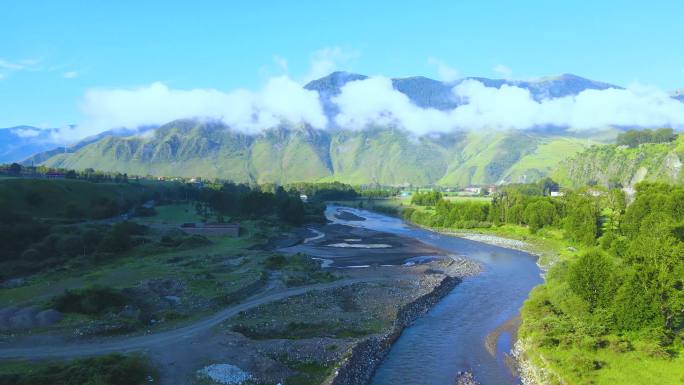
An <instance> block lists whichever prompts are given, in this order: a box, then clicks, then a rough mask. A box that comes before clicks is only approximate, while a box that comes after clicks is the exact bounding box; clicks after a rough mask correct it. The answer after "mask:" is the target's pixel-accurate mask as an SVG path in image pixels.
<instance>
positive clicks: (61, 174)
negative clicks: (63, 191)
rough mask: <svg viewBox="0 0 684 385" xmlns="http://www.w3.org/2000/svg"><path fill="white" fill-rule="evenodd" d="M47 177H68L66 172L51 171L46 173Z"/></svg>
mask: <svg viewBox="0 0 684 385" xmlns="http://www.w3.org/2000/svg"><path fill="white" fill-rule="evenodd" d="M45 177H46V178H48V179H64V178H66V174H64V173H63V172H57V171H49V172H48V173H47V174H45Z"/></svg>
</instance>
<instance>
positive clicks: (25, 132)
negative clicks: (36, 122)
mask: <svg viewBox="0 0 684 385" xmlns="http://www.w3.org/2000/svg"><path fill="white" fill-rule="evenodd" d="M12 133H13V134H14V135H16V136H18V137H20V138H35V137H36V136H38V135H40V130H34V129H31V128H15V129H13V130H12Z"/></svg>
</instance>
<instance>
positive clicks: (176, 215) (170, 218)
mask: <svg viewBox="0 0 684 385" xmlns="http://www.w3.org/2000/svg"><path fill="white" fill-rule="evenodd" d="M154 210H155V211H156V212H157V214H156V215H155V216H153V217H147V218H144V220H143V222H156V223H185V222H200V221H201V219H202V218H201V217H200V216H199V215H197V213H196V211H195V207H194V206H193V205H192V204H174V205H163V206H156V207H155V208H154Z"/></svg>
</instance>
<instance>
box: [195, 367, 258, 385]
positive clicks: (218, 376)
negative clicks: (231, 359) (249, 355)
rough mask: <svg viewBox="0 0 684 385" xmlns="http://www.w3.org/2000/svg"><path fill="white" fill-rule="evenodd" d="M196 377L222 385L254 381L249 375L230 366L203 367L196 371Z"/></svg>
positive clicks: (236, 384)
mask: <svg viewBox="0 0 684 385" xmlns="http://www.w3.org/2000/svg"><path fill="white" fill-rule="evenodd" d="M197 375H198V376H199V377H204V378H209V379H211V380H212V381H214V382H217V383H219V384H223V385H240V384H242V383H244V382H246V381H249V380H253V379H254V377H252V375H251V374H249V373H247V372H245V371H244V370H242V369H240V368H238V367H237V366H235V365H231V364H213V365H209V366H205V367H204V368H202V369H200V370H198V371H197Z"/></svg>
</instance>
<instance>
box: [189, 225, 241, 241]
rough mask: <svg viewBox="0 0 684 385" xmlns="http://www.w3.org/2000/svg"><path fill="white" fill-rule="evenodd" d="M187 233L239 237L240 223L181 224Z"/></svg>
mask: <svg viewBox="0 0 684 385" xmlns="http://www.w3.org/2000/svg"><path fill="white" fill-rule="evenodd" d="M180 229H181V230H183V232H185V233H186V234H192V235H204V236H227V237H233V238H237V237H239V236H240V225H239V224H238V223H204V224H195V223H183V224H182V225H181V226H180Z"/></svg>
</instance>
